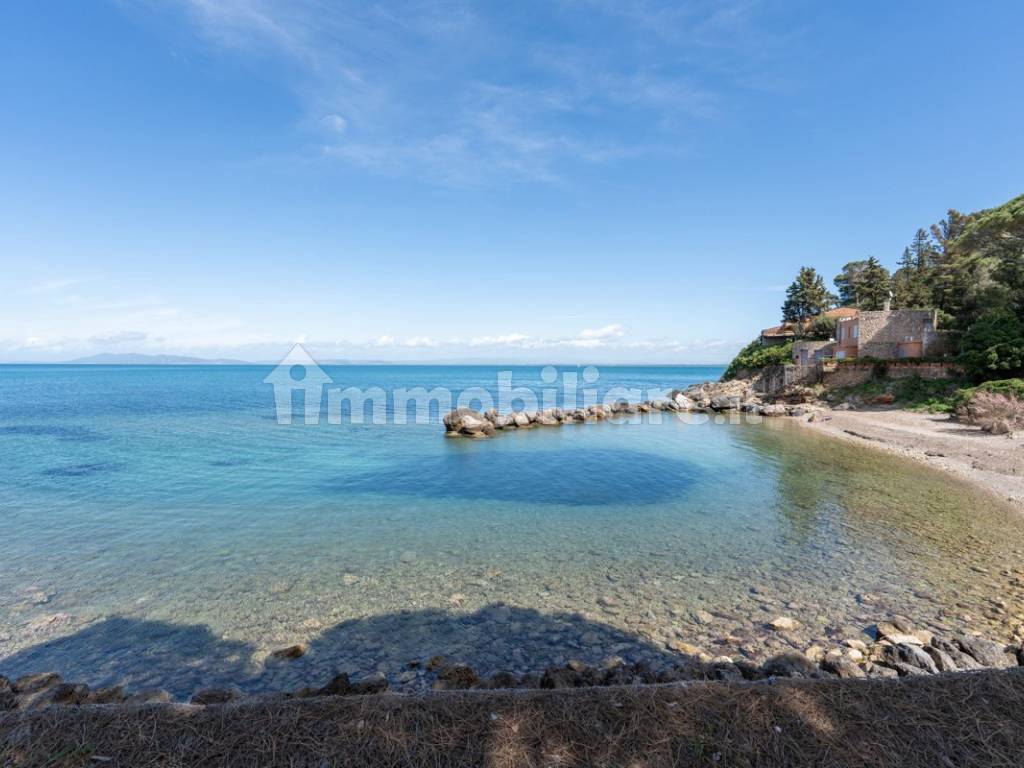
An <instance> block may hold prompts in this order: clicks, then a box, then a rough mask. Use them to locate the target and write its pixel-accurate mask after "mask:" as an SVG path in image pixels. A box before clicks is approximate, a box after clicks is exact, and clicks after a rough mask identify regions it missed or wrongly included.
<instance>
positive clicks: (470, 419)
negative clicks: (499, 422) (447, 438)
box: [444, 408, 495, 437]
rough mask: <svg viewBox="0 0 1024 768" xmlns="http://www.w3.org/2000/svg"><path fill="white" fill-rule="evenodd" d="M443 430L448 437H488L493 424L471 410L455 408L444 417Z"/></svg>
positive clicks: (492, 431) (491, 432)
mask: <svg viewBox="0 0 1024 768" xmlns="http://www.w3.org/2000/svg"><path fill="white" fill-rule="evenodd" d="M444 428H445V431H446V432H447V433H448V434H449V435H460V436H462V437H490V436H491V435H493V434H494V429H495V426H494V424H493V423H492V422H491V421H489V420H488V419H486V418H485V417H484V415H483V414H482V413H480V412H479V411H474V410H473V409H472V408H456V409H455V410H454V411H452V412H451V413H449V414H447V415H445V417H444Z"/></svg>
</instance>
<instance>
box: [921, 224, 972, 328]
mask: <svg viewBox="0 0 1024 768" xmlns="http://www.w3.org/2000/svg"><path fill="white" fill-rule="evenodd" d="M969 221H970V217H969V216H967V215H964V214H962V213H960V211H957V210H955V209H953V208H950V209H949V210H948V211H947V212H946V218H944V219H942V221H940V222H939V223H937V224H932V226H931V233H932V240H933V241H934V242H935V246H936V250H935V253H934V254H933V255H932V261H933V267H932V270H931V274H930V275H929V276H928V289H929V294H930V299H931V305H932V306H935V307H938V308H939V309H941V310H942V311H943V312H945V313H947V314H952V313H953V311H954V308H955V306H956V304H957V302H958V296H959V291H960V290H961V285H960V283H961V280H960V275H959V274H958V272H959V270H958V265H957V259H956V254H955V251H956V240H957V239H958V238H959V237H960V236H961V235H962V234H963V232H964V228H965V227H966V226H967V223H968V222H969Z"/></svg>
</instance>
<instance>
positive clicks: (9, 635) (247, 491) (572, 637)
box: [0, 366, 1024, 695]
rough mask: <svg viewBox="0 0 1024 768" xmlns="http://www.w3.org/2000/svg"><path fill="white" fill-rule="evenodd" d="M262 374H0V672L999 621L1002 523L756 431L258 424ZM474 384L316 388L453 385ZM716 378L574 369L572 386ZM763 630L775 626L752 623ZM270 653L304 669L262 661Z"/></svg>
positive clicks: (188, 686)
mask: <svg viewBox="0 0 1024 768" xmlns="http://www.w3.org/2000/svg"><path fill="white" fill-rule="evenodd" d="M268 370H269V369H267V368H261V367H202V368H194V367H181V368H178V367H175V368H140V367H121V368H118V367H27V366H26V367H0V467H2V472H0V517H2V520H3V566H2V568H0V673H3V674H8V675H14V674H19V673H22V672H26V671H41V670H50V669H55V670H57V671H60V672H62V673H64V674H65V676H66V677H68V678H71V679H76V680H84V681H86V682H90V683H93V684H100V683H110V682H126V683H127V684H129V685H130V686H133V687H141V686H144V685H160V686H163V687H167V688H168V689H170V690H172V691H174V692H176V693H178V694H180V695H187V694H189V693H191V692H192V691H193V690H195V689H196V688H197V687H199V686H201V685H204V684H214V683H226V682H233V683H238V684H241V685H243V687H246V688H249V689H252V690H261V689H268V688H278V687H286V686H299V685H302V684H305V683H316V682H320V681H322V680H323V679H324V678H325V677H327V676H328V675H329V674H330V673H331V672H333V671H334V670H341V671H348V672H351V673H355V674H360V673H368V672H372V671H375V670H378V669H380V670H382V671H385V672H386V673H387V674H388V675H389V676H390V677H391V678H392V680H393V681H394V682H396V683H400V682H405V683H406V684H408V685H409V686H415V685H417V684H418V678H416V672H415V671H410V670H408V668H407V663H408V662H409V661H412V660H415V659H425V658H429V657H430V656H433V655H435V654H443V655H446V656H448V657H450V658H453V659H460V660H464V661H468V662H470V663H473V664H474V665H475V666H477V667H478V668H479V669H480V670H481V671H484V672H486V671H489V670H495V669H511V670H519V671H526V670H530V669H536V668H539V667H543V666H544V665H546V664H550V663H557V662H559V661H561V660H565V659H567V658H570V657H580V658H585V659H587V660H592V661H596V660H598V659H600V658H601V657H603V656H606V655H608V654H611V653H617V654H619V655H622V656H624V657H626V658H630V659H632V658H636V659H639V658H646V659H648V660H652V661H655V662H658V661H668V660H670V659H671V658H672V656H673V652H672V651H670V650H669V649H668V648H667V647H666V641H668V640H673V639H674V640H682V641H685V642H688V643H691V644H693V645H697V646H699V647H702V648H704V649H706V650H707V651H708V652H709V653H711V654H713V655H717V654H722V653H724V654H729V655H733V656H739V655H743V656H749V657H751V658H760V657H762V656H764V655H766V654H769V653H772V652H777V651H778V650H780V649H782V648H785V647H790V646H796V647H801V648H803V647H806V646H807V645H809V644H810V643H811V642H812V641H814V642H821V643H827V642H829V638H830V637H831V638H832V639H833V640H835V641H838V639H839V638H840V637H841V636H842V633H843V632H846V633H851V632H856V631H858V629H859V628H863V626H865V625H866V624H868V623H871V621H873V620H874V619H875V618H878V617H879V616H880V615H882V614H885V613H888V612H891V611H895V612H899V613H904V614H906V615H908V616H911V617H913V618H914V619H915V620H918V621H920V622H921V623H922V624H925V625H928V624H931V625H933V626H936V627H967V628H972V629H978V630H981V631H984V632H986V633H987V634H989V635H990V636H993V637H1009V635H1010V634H1011V633H1012V632H1013V631H1014V629H1015V627H1016V626H1017V625H1019V623H1020V614H1019V611H1020V606H1021V601H1020V598H1021V597H1022V594H1021V582H1020V578H1019V577H1020V575H1022V574H1021V573H1020V572H1018V573H1016V574H1015V573H1014V569H1019V568H1021V567H1022V566H1024V556H1022V552H1024V524H1022V521H1021V519H1020V515H1019V513H1018V512H1017V511H1015V510H1011V509H1009V508H1007V507H1005V506H1003V505H1001V504H999V503H997V502H995V501H993V500H991V499H989V498H988V497H985V496H982V495H980V494H978V493H976V492H974V491H972V490H971V489H969V488H967V487H965V486H962V485H960V484H958V483H955V482H953V481H951V480H949V479H947V478H945V477H943V476H940V475H938V474H935V473H932V472H930V471H928V470H926V469H923V468H921V467H918V466H917V465H911V464H907V463H904V462H901V461H898V460H896V459H894V458H893V457H891V456H888V455H884V454H880V453H875V452H872V451H868V450H866V449H859V448H857V447H855V446H849V445H846V444H841V443H838V442H835V441H829V440H827V439H825V438H822V437H819V436H817V435H809V434H805V433H804V432H803V431H799V430H798V429H797V428H795V427H794V426H793V425H789V424H786V423H785V420H777V421H765V422H764V423H763V424H749V423H737V424H716V423H713V422H710V423H709V422H706V421H704V420H702V419H687V420H681V419H677V418H666V419H665V421H664V422H663V423H661V424H647V423H645V424H617V423H601V424H586V425H570V426H564V427H561V428H548V429H545V428H540V429H534V430H528V431H519V432H510V433H507V434H500V435H499V436H497V437H496V438H495V439H493V440H486V441H470V440H449V439H444V438H443V437H442V432H443V429H442V428H441V427H440V426H439V424H438V423H437V420H436V418H435V419H433V420H432V423H429V424H408V425H395V424H382V425H374V424H362V425H359V424H351V423H346V424H343V425H333V424H327V423H326V422H324V423H322V424H321V425H319V426H306V425H302V424H301V423H299V422H296V423H295V424H293V425H292V426H282V425H279V424H278V423H277V422H276V421H275V418H274V410H273V402H274V401H273V396H272V392H271V388H270V387H269V386H268V385H265V384H263V383H262V380H263V377H264V376H265V375H266V374H267V372H268ZM497 370H498V369H496V368H485V367H443V368H442V367H411V366H403V367H399V366H387V367H377V366H346V367H337V368H330V369H328V372H329V373H330V375H331V376H332V377H333V378H334V381H335V383H336V385H338V386H342V387H344V386H358V387H362V388H368V387H370V386H381V387H384V388H385V389H391V388H393V387H397V386H406V387H412V386H424V387H426V388H428V389H429V388H431V387H434V386H445V387H449V388H451V389H452V390H455V391H456V392H457V391H461V390H463V389H466V388H468V387H472V386H484V387H489V388H493V387H494V383H495V381H496V375H497ZM512 370H513V371H514V378H513V381H514V383H515V384H516V385H517V386H520V385H521V386H532V387H538V388H539V387H540V385H541V381H540V378H539V377H540V368H517V369H512ZM719 373H720V370H717V369H706V368H703V369H702V368H625V367H622V368H603V369H602V371H601V378H600V379H599V381H598V382H597V386H598V387H599V388H600V389H601V390H602V391H603V390H605V389H606V388H608V387H612V386H627V387H641V388H644V389H649V388H652V387H658V388H671V387H675V386H685V385H687V384H689V383H693V382H695V381H701V380H705V379H708V378H715V377H717V375H718V374H719ZM752 588H753V589H752ZM997 601H1002V604H1001V605H1000V604H999V602H997ZM705 612H706V613H705ZM708 614H710V615H708ZM777 615H787V616H791V617H793V618H796V619H798V620H799V621H800V622H801V624H802V628H801V629H800V630H799V631H797V632H795V633H792V634H790V635H780V634H778V633H773V632H771V631H769V630H767V629H766V628H765V627H764V623H765V622H766V621H767V620H768V619H770V618H772V617H774V616H777ZM298 641H307V642H310V643H311V652H310V653H309V654H308V655H307V656H306V657H305V658H303V659H302V660H300V661H297V662H292V663H289V664H286V665H274V664H270V665H265V664H264V660H265V658H266V655H267V653H268V652H269V651H270V650H272V649H274V648H278V647H281V646H283V645H288V644H291V643H294V642H298Z"/></svg>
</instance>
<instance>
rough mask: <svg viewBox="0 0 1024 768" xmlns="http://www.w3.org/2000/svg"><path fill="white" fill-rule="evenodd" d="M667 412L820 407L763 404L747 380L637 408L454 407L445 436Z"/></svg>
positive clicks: (814, 413)
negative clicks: (505, 409)
mask: <svg viewBox="0 0 1024 768" xmlns="http://www.w3.org/2000/svg"><path fill="white" fill-rule="evenodd" d="M657 411H661V412H666V413H709V414H723V413H745V414H748V415H751V416H770V417H775V416H792V417H797V418H800V417H804V418H816V417H818V416H820V415H821V413H822V412H823V411H824V408H823V407H822V406H820V405H818V404H817V403H815V402H808V396H806V395H805V394H800V395H799V396H796V395H792V394H790V395H787V396H786V398H785V399H784V401H777V402H765V401H764V400H763V399H762V398H761V397H760V396H759V395H758V394H757V392H755V391H754V389H752V388H751V386H750V382H749V381H719V382H705V383H703V384H695V385H693V386H691V387H688V388H687V389H673V390H672V391H671V392H669V393H668V395H666V396H665V397H658V398H654V399H653V400H644V401H641V402H639V403H631V402H626V401H625V400H616V401H615V402H612V403H608V404H595V405H588V406H586V407H584V408H569V409H562V408H545V409H543V410H540V411H512V412H511V413H507V414H501V413H498V411H497V410H496V409H494V408H490V409H488V410H487V411H485V412H484V413H480V412H479V411H474V410H472V409H471V408H456V409H455V410H454V411H452V412H451V413H449V414H448V415H446V416H445V417H444V426H445V431H446V434H448V435H449V436H452V437H472V438H482V437H491V436H492V435H494V434H495V433H496V432H498V431H500V430H508V429H530V428H531V427H557V426H559V425H562V424H580V423H583V422H591V421H604V420H606V419H617V418H626V417H632V416H636V415H642V414H649V413H653V412H657Z"/></svg>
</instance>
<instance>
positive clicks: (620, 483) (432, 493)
mask: <svg viewBox="0 0 1024 768" xmlns="http://www.w3.org/2000/svg"><path fill="white" fill-rule="evenodd" d="M488 447H489V448H491V447H493V445H491V446H488ZM698 479H699V472H698V470H697V468H696V467H694V466H693V465H692V464H690V463H689V462H687V461H683V460H680V459H674V458H666V457H664V456H657V455H653V454H649V453H644V452H642V451H629V450H614V451H612V450H603V449H592V448H572V449H566V450H538V451H525V450H515V449H512V450H487V451H472V452H470V451H466V452H452V453H447V454H445V455H443V456H437V457H432V458H427V459H421V460H417V461H416V462H415V463H411V462H410V463H395V464H393V465H392V466H390V467H384V468H379V469H375V470H373V471H372V472H358V473H352V474H342V475H339V476H337V477H336V478H334V479H333V480H331V481H329V482H328V483H326V485H325V487H326V490H329V491H331V492H345V493H353V492H355V493H386V494H389V495H399V496H416V497H419V498H423V497H427V498H435V499H436V498H444V499H448V498H456V499H487V500H489V501H511V502H526V503H539V504H562V505H568V506H605V505H615V504H626V503H628V504H631V505H636V504H656V503H658V502H661V501H665V500H668V499H674V498H679V497H680V496H681V495H682V494H683V493H685V492H686V491H687V490H689V489H690V488H691V487H692V486H693V485H694V484H695V483H696V482H697V481H698Z"/></svg>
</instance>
